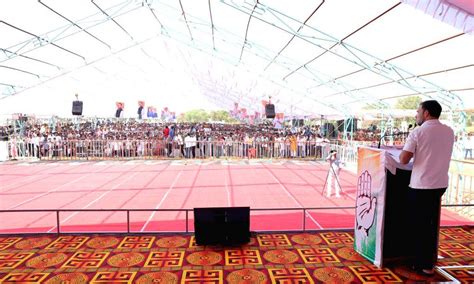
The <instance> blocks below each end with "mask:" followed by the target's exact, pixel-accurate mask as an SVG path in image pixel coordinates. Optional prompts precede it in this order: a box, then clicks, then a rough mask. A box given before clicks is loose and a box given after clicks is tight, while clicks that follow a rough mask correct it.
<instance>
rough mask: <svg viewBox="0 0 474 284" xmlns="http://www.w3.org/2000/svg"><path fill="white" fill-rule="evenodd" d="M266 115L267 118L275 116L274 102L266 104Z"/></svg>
mask: <svg viewBox="0 0 474 284" xmlns="http://www.w3.org/2000/svg"><path fill="white" fill-rule="evenodd" d="M265 116H266V117H267V118H275V105H274V104H267V105H265Z"/></svg>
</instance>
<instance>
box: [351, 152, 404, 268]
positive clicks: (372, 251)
mask: <svg viewBox="0 0 474 284" xmlns="http://www.w3.org/2000/svg"><path fill="white" fill-rule="evenodd" d="M400 152H401V149H396V148H383V149H376V148H369V147H360V148H359V149H358V164H357V173H358V181H357V192H356V220H355V228H354V249H355V251H357V252H358V253H359V254H361V255H362V256H364V257H365V258H367V259H368V260H370V261H371V262H372V263H374V264H375V265H377V266H379V267H381V266H383V265H384V264H386V263H388V262H391V261H399V260H403V259H408V258H410V257H411V250H410V245H409V244H410V239H409V237H410V230H409V220H410V219H409V218H410V216H409V211H408V210H407V209H408V208H409V206H408V190H409V188H408V185H409V183H410V176H411V169H412V167H413V164H412V163H409V164H407V165H403V164H400V162H399V160H398V156H399V154H400Z"/></svg>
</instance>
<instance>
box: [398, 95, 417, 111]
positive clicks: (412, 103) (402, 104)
mask: <svg viewBox="0 0 474 284" xmlns="http://www.w3.org/2000/svg"><path fill="white" fill-rule="evenodd" d="M421 101H422V99H421V97H419V96H412V97H407V98H401V99H398V100H397V102H396V103H395V108H397V109H417V108H418V105H419V104H420V103H421Z"/></svg>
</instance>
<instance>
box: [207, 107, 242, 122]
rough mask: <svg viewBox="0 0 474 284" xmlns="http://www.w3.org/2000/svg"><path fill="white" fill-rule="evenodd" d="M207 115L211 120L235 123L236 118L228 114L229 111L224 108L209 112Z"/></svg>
mask: <svg viewBox="0 0 474 284" xmlns="http://www.w3.org/2000/svg"><path fill="white" fill-rule="evenodd" d="M209 117H210V119H211V120H212V121H219V122H225V123H236V122H237V120H236V119H234V118H232V117H231V116H230V113H229V112H228V111H225V110H216V111H211V112H210V113H209Z"/></svg>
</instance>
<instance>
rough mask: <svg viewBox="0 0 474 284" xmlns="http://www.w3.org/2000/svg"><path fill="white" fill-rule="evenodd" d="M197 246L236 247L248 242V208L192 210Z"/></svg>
mask: <svg viewBox="0 0 474 284" xmlns="http://www.w3.org/2000/svg"><path fill="white" fill-rule="evenodd" d="M194 230H195V238H196V243H197V244H198V245H217V244H223V245H238V244H244V243H248V242H250V207H209V208H194Z"/></svg>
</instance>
